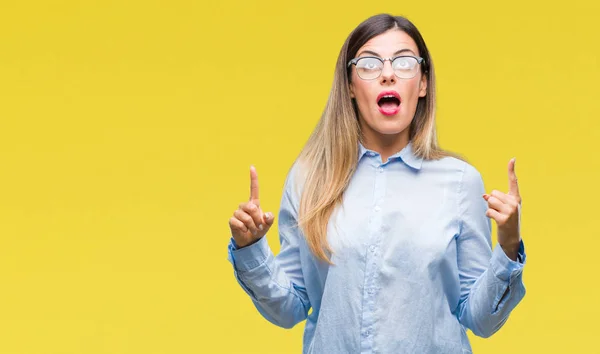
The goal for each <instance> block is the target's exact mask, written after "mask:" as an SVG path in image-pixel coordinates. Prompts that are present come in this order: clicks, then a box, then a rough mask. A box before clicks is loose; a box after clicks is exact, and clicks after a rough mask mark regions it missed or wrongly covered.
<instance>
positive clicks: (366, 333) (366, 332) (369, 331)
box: [365, 329, 371, 337]
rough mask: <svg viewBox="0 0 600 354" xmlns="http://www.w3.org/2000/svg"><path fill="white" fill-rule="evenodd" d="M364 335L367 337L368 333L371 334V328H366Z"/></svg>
mask: <svg viewBox="0 0 600 354" xmlns="http://www.w3.org/2000/svg"><path fill="white" fill-rule="evenodd" d="M365 335H366V336H367V337H368V336H370V335H371V330H370V329H367V330H366V331H365Z"/></svg>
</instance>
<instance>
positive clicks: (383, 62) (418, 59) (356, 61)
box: [348, 55, 425, 80]
mask: <svg viewBox="0 0 600 354" xmlns="http://www.w3.org/2000/svg"><path fill="white" fill-rule="evenodd" d="M365 58H371V59H377V60H379V61H380V62H381V63H382V64H383V65H384V66H385V62H386V61H389V62H390V65H392V64H393V62H394V60H396V59H398V58H413V59H415V60H417V64H419V66H421V64H423V61H424V60H425V59H423V58H421V57H417V56H414V55H398V56H396V57H393V58H380V57H376V56H364V57H358V58H354V59H351V60H350V61H349V62H348V68H349V67H350V66H352V65H356V64H357V63H358V61H359V60H361V59H365ZM392 69H393V65H392ZM417 72H418V71H417ZM417 72H415V74H414V75H413V76H411V77H400V76H398V74H396V70H394V75H396V77H397V78H399V79H412V78H413V77H415V76H417ZM381 73H383V68H381V70H380V71H379V75H377V76H376V77H374V78H372V79H363V78H362V77H360V75H358V72H357V73H356V74H357V75H358V77H360V78H361V80H375V79H377V78H379V77H380V76H381Z"/></svg>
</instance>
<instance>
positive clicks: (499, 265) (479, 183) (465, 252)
mask: <svg viewBox="0 0 600 354" xmlns="http://www.w3.org/2000/svg"><path fill="white" fill-rule="evenodd" d="M484 193H485V188H484V184H483V180H482V178H481V174H480V173H479V172H478V171H477V170H476V169H475V168H474V167H472V166H471V165H469V164H466V167H465V170H464V171H463V178H462V182H461V187H460V193H459V195H460V197H459V220H460V232H459V236H458V238H457V256H458V271H459V278H460V301H459V304H458V307H457V309H456V314H457V317H458V320H459V322H460V323H461V324H462V325H463V326H465V327H467V328H469V329H470V330H471V331H473V333H474V334H475V335H477V336H479V337H484V338H487V337H489V336H491V335H492V334H494V333H495V332H496V331H498V330H499V329H500V328H501V327H502V326H503V325H504V323H505V322H506V321H507V319H508V316H509V315H510V313H511V311H512V310H513V309H514V308H515V307H516V306H517V304H518V303H519V302H520V301H521V300H522V299H523V297H524V296H525V286H524V284H523V267H524V265H525V262H526V255H525V246H524V244H523V241H521V244H520V247H519V254H518V257H517V261H513V260H511V259H510V258H508V256H507V255H506V254H505V253H504V250H503V249H502V247H501V246H500V245H499V244H496V245H495V247H494V250H493V251H492V249H491V245H492V243H491V220H490V219H489V218H488V217H487V216H486V215H485V213H486V210H487V203H486V202H485V200H484V199H483V198H482V196H483V194H484Z"/></svg>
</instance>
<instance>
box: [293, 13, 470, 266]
mask: <svg viewBox="0 0 600 354" xmlns="http://www.w3.org/2000/svg"><path fill="white" fill-rule="evenodd" d="M394 28H397V29H399V30H401V31H404V32H406V33H407V34H408V35H409V36H410V37H412V38H413V40H414V41H415V43H416V44H417V47H418V49H419V53H420V55H421V56H422V57H423V58H424V61H423V64H422V66H421V69H422V72H423V74H424V75H426V76H427V82H428V84H427V92H426V95H425V97H421V98H419V102H418V104H417V108H416V112H415V116H414V118H413V120H412V122H411V125H410V127H409V138H410V140H411V141H412V147H413V153H414V154H415V155H416V156H419V157H422V158H423V159H426V160H434V159H440V158H442V157H445V156H455V157H458V156H457V155H455V154H453V153H450V152H446V151H443V150H442V149H440V148H439V146H438V142H437V135H436V128H435V75H434V70H433V62H432V61H431V56H430V55H429V51H428V50H427V47H426V46H425V42H424V41H423V38H422V37H421V34H420V33H419V31H418V30H417V28H416V27H415V26H414V25H413V24H412V23H411V22H410V21H409V20H408V19H406V18H404V17H400V16H398V17H394V16H391V15H387V14H382V15H377V16H373V17H370V18H368V19H367V20H365V21H364V22H362V23H361V24H360V25H359V26H358V27H356V29H354V31H352V33H350V35H349V36H348V38H347V39H346V41H345V42H344V45H343V46H342V48H341V50H340V54H339V56H338V60H337V63H336V67H335V74H334V79H333V85H332V88H331V92H330V94H329V98H328V100H327V104H326V106H325V110H324V111H323V114H322V116H321V119H320V120H319V122H318V123H317V126H316V127H315V129H314V131H313V133H312V134H311V136H310V137H309V139H308V141H307V143H306V144H305V146H304V148H303V149H302V151H301V153H300V155H299V156H298V158H297V162H299V163H300V164H301V165H302V169H303V171H304V176H303V178H305V181H304V187H303V190H302V195H301V198H300V208H299V218H298V226H299V227H300V228H301V229H302V231H303V233H304V236H305V238H306V242H307V244H308V246H309V248H310V250H311V252H312V253H313V254H314V255H315V257H317V258H318V259H320V260H323V261H325V262H327V263H330V264H331V261H330V255H331V254H332V249H331V247H330V245H329V243H328V242H327V224H328V222H329V219H330V217H331V215H332V213H333V211H334V209H335V208H336V206H338V205H339V204H341V202H342V197H343V194H344V191H345V190H346V188H347V187H348V184H349V183H350V178H351V177H352V175H353V173H354V172H355V170H356V167H357V163H358V153H359V146H358V142H359V141H362V137H361V133H360V127H359V124H358V118H357V117H358V115H357V114H358V112H357V107H356V105H355V103H354V102H353V100H352V98H351V97H350V73H351V71H350V70H351V68H350V69H349V68H347V63H348V60H350V59H352V58H353V57H354V55H356V53H357V52H358V50H359V49H360V47H362V46H363V45H364V44H365V43H366V42H367V41H368V40H369V39H371V38H373V37H375V36H377V35H379V34H382V33H384V32H386V31H388V30H390V29H394ZM459 158H460V157H459Z"/></svg>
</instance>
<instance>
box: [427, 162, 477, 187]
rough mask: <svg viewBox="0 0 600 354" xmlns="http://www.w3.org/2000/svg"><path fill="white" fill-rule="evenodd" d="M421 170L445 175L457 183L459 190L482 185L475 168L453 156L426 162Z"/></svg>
mask: <svg viewBox="0 0 600 354" xmlns="http://www.w3.org/2000/svg"><path fill="white" fill-rule="evenodd" d="M423 169H424V170H432V171H436V172H440V173H443V174H445V175H446V176H447V177H449V178H450V179H451V180H454V181H456V182H458V183H459V184H460V186H461V189H464V188H470V187H479V186H480V185H481V184H482V183H483V178H482V175H481V173H480V172H479V170H478V169H477V168H476V167H475V166H473V165H472V164H471V163H469V162H467V161H466V160H464V159H461V158H457V157H455V156H445V157H442V158H440V159H436V160H426V161H424V162H423Z"/></svg>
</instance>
